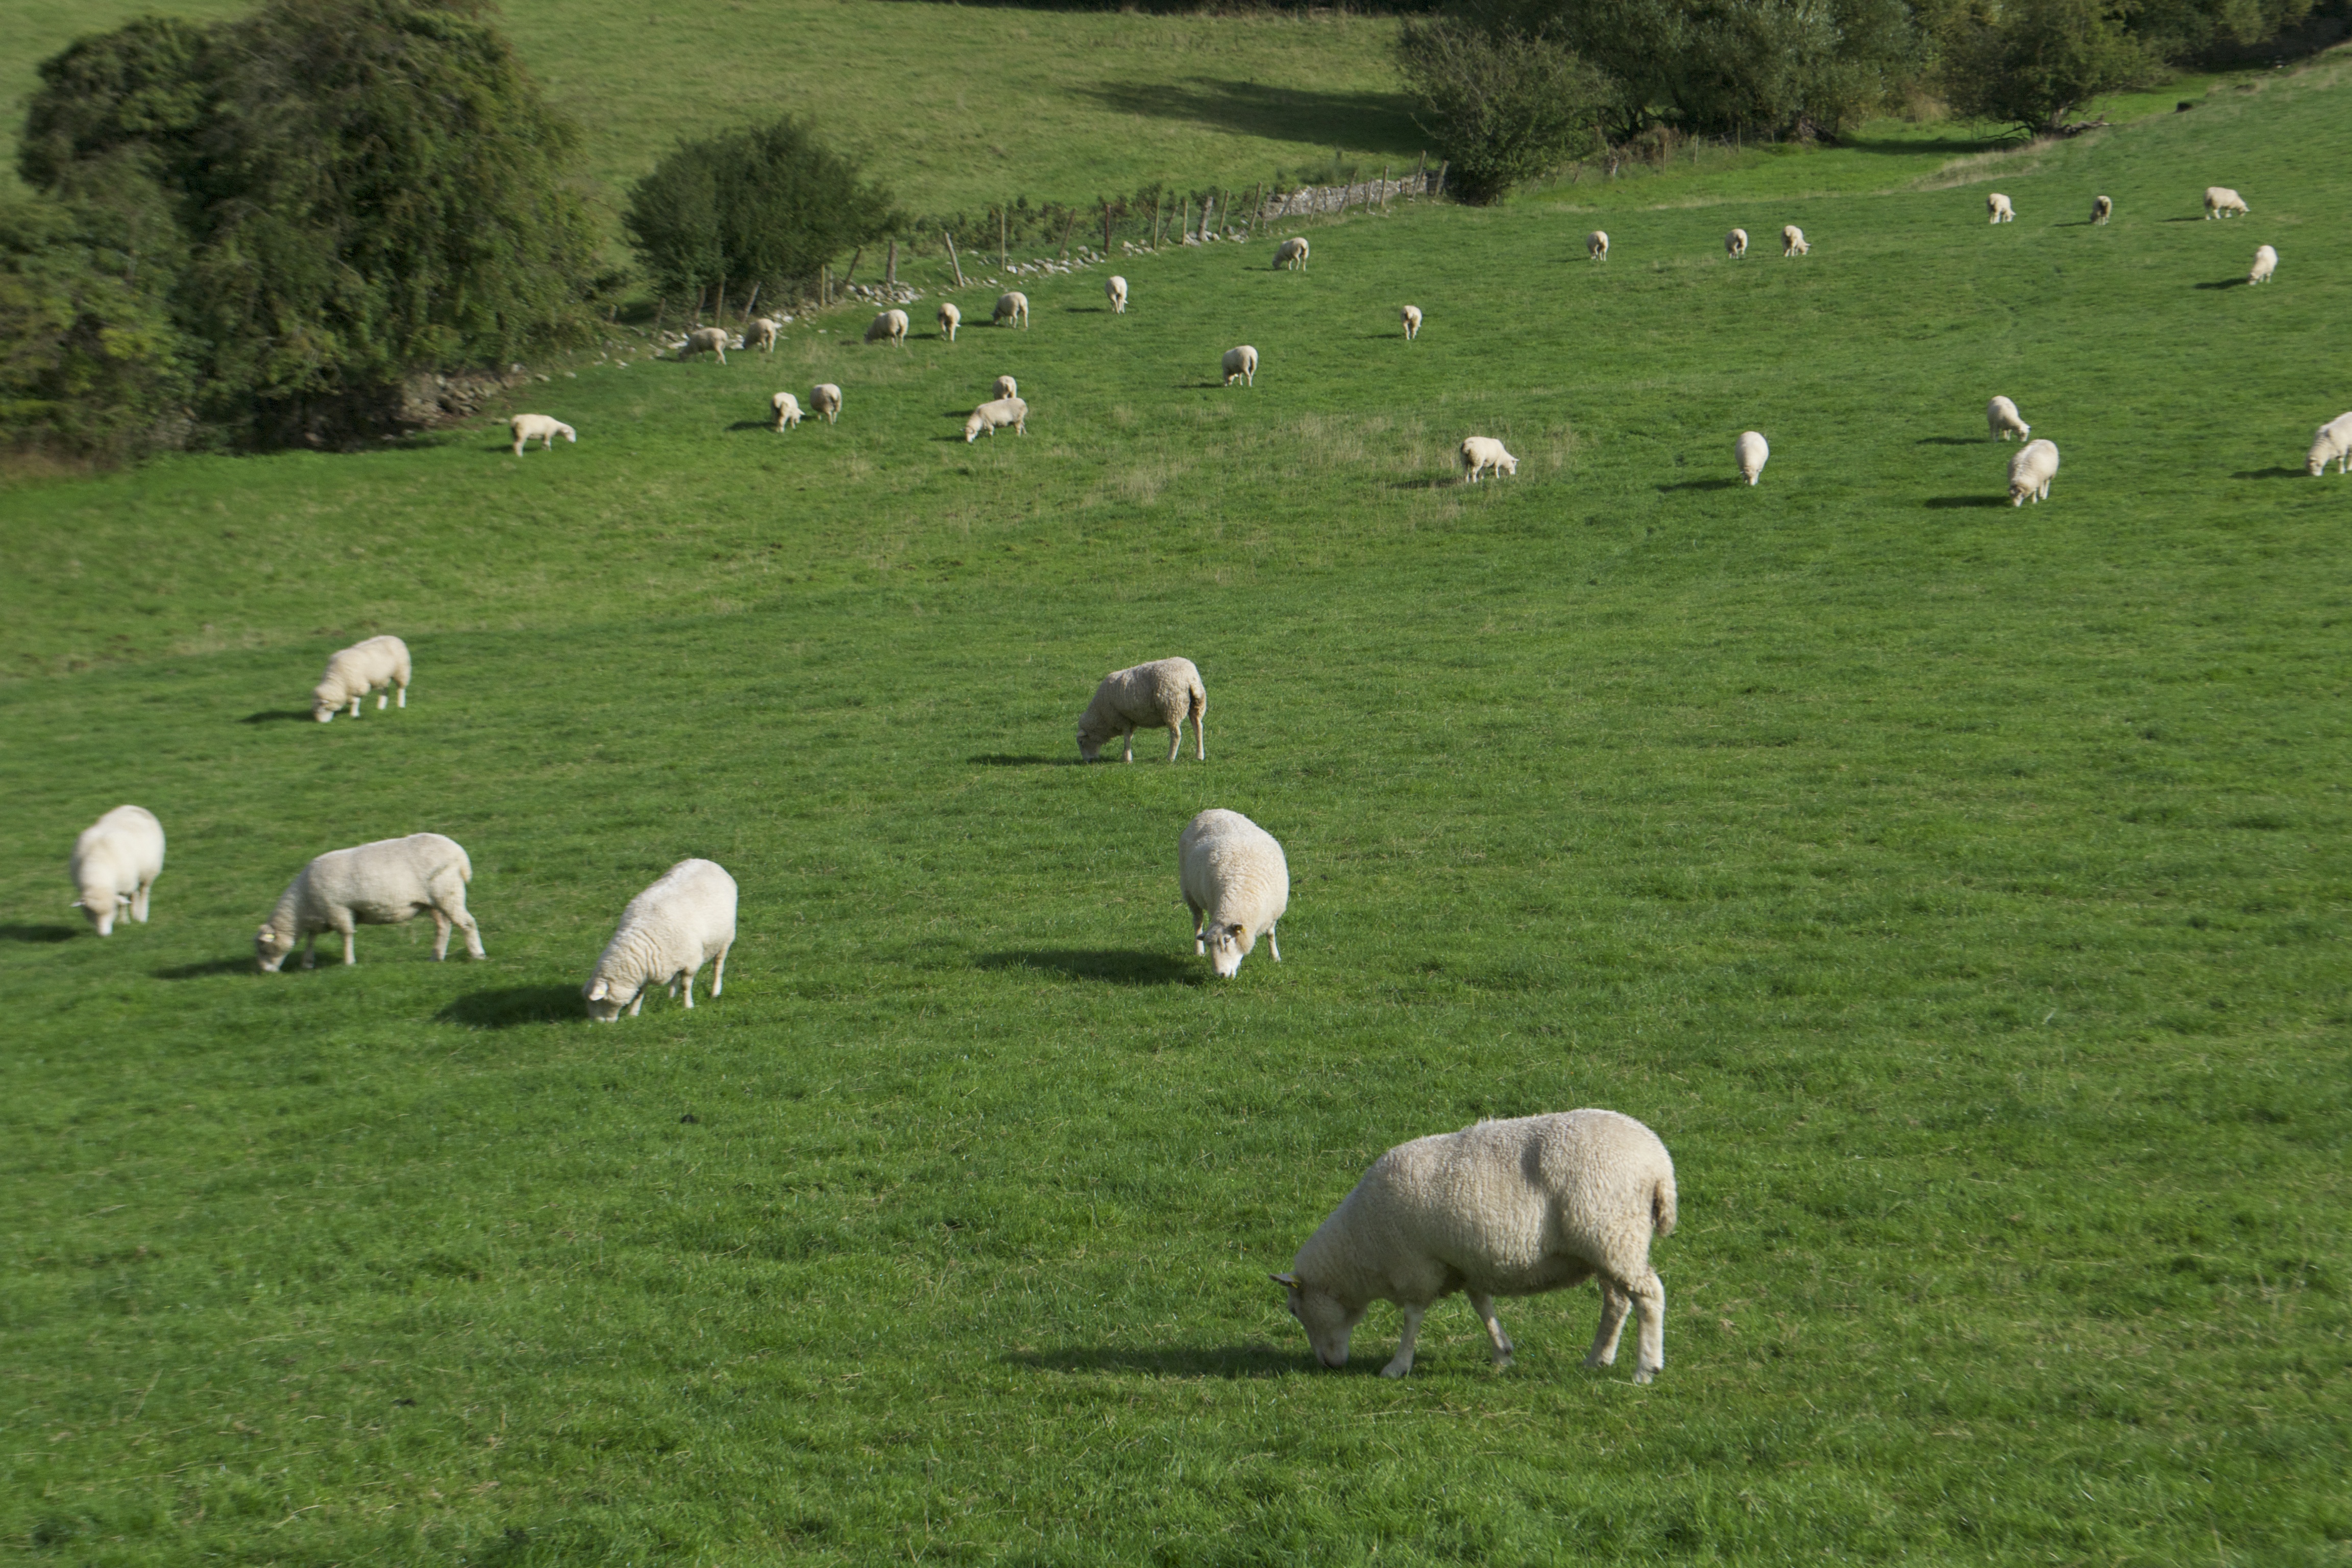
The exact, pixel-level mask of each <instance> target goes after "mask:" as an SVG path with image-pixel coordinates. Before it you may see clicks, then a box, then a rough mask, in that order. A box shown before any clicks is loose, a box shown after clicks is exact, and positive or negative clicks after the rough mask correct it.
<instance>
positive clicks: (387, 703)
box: [375, 687, 407, 713]
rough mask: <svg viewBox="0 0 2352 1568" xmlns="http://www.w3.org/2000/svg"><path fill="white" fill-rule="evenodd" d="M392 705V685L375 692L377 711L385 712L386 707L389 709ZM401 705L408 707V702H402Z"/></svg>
mask: <svg viewBox="0 0 2352 1568" xmlns="http://www.w3.org/2000/svg"><path fill="white" fill-rule="evenodd" d="M391 706H392V689H391V688H390V687H386V688H385V689H383V690H382V691H379V692H377V693H376V694H375V710H376V711H377V712H379V713H381V712H383V710H385V709H387V708H389V707H391ZM401 706H403V707H406V706H407V704H406V703H403V704H401Z"/></svg>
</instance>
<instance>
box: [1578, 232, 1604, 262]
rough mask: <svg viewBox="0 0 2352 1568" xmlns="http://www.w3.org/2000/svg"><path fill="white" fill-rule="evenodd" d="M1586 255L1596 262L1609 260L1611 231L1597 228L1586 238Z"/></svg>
mask: <svg viewBox="0 0 2352 1568" xmlns="http://www.w3.org/2000/svg"><path fill="white" fill-rule="evenodd" d="M1584 254H1585V255H1586V256H1587V257H1589V258H1591V259H1592V260H1594V261H1606V260H1608V259H1609V231H1608V230H1606V229H1601V228H1596V229H1594V230H1593V231H1592V232H1591V234H1588V235H1586V236H1585V237H1584Z"/></svg>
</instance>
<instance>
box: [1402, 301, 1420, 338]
mask: <svg viewBox="0 0 2352 1568" xmlns="http://www.w3.org/2000/svg"><path fill="white" fill-rule="evenodd" d="M1397 314H1398V316H1399V317H1400V319H1402V321H1403V322H1404V341H1405V342H1412V340H1413V339H1415V338H1417V337H1419V336H1421V307H1420V306H1418V305H1407V306H1406V307H1405V308H1404V309H1403V310H1400V311H1398V312H1397Z"/></svg>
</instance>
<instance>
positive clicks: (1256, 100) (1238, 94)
mask: <svg viewBox="0 0 2352 1568" xmlns="http://www.w3.org/2000/svg"><path fill="white" fill-rule="evenodd" d="M1072 90H1073V91H1074V92H1075V93H1076V96H1078V97H1081V98H1090V99H1092V100H1095V101H1096V102H1097V103H1099V104H1101V105H1103V106H1104V107H1105V108H1108V109H1111V110H1116V111H1118V113H1121V114H1134V115H1141V116H1145V117H1148V118H1150V119H1154V120H1184V121H1193V122H1194V123H1196V124H1203V125H1214V126H1219V127H1222V128H1223V129H1225V130H1228V131H1238V132H1242V133H1244V135H1251V136H1263V137H1266V138H1269V139H1271V140H1273V141H1277V142H1303V143H1305V144H1306V145H1307V146H1310V147H1311V146H1316V145H1318V144H1322V145H1328V144H1330V143H1333V142H1344V143H1346V144H1347V145H1348V146H1349V147H1351V148H1360V149H1362V150H1364V151H1365V152H1367V153H1375V154H1391V155H1393V156H1395V157H1396V158H1398V159H1400V160H1405V159H1410V158H1412V155H1413V153H1415V152H1416V151H1417V150H1418V149H1419V148H1420V147H1421V146H1422V145H1423V142H1425V141H1426V138H1425V137H1423V136H1422V135H1421V132H1420V131H1419V130H1418V128H1417V127H1415V125H1414V124H1413V120H1412V103H1411V100H1408V99H1406V98H1405V96H1404V95H1403V94H1402V93H1393V92H1320V91H1307V90H1302V89H1296V88H1286V87H1272V86H1268V85H1266V84H1265V83H1262V82H1254V81H1234V80H1230V79H1227V80H1219V79H1215V78H1213V77H1205V76H1196V77H1189V78H1186V79H1183V80H1182V81H1174V82H1168V81H1154V82H1139V81H1105V82H1098V83H1097V84H1096V85H1094V86H1092V87H1081V88H1076V89H1072ZM1373 172H1374V173H1377V172H1378V171H1373ZM1365 177H1369V175H1367V176H1365Z"/></svg>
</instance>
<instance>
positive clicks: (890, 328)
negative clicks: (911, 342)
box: [866, 310, 910, 349]
mask: <svg viewBox="0 0 2352 1568" xmlns="http://www.w3.org/2000/svg"><path fill="white" fill-rule="evenodd" d="M909 324H910V323H909V322H908V320H907V312H906V311H904V310H885V311H883V312H882V313H881V314H880V315H878V316H877V317H875V318H874V321H873V324H872V325H871V326H869V327H867V328H866V342H869V343H870V342H876V341H877V340H880V339H887V340H888V341H889V342H890V343H891V344H892V345H893V346H895V347H898V348H902V349H903V348H905V347H906V346H907V328H908V325H909Z"/></svg>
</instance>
